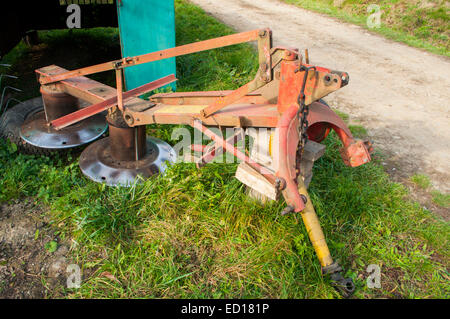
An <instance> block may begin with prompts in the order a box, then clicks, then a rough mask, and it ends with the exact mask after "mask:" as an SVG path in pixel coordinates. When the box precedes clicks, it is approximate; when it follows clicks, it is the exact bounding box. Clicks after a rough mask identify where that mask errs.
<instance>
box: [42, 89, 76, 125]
mask: <svg viewBox="0 0 450 319" xmlns="http://www.w3.org/2000/svg"><path fill="white" fill-rule="evenodd" d="M40 92H41V95H42V101H43V102H44V111H45V116H46V120H47V122H51V121H53V120H54V119H56V118H58V117H61V116H64V115H66V114H69V113H72V112H75V111H76V110H78V105H79V103H78V99H77V98H76V97H73V96H72V95H70V94H67V93H64V92H58V91H56V90H51V89H50V88H46V87H44V86H41V88H40Z"/></svg>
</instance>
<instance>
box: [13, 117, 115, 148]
mask: <svg viewBox="0 0 450 319" xmlns="http://www.w3.org/2000/svg"><path fill="white" fill-rule="evenodd" d="M107 128H108V124H107V123H106V120H105V116H104V115H102V114H97V115H94V116H92V117H89V118H87V119H85V120H83V121H80V122H78V123H75V124H73V125H70V126H68V127H66V128H63V129H61V130H59V131H58V130H55V129H54V128H53V127H50V126H48V124H47V121H46V120H45V113H44V112H43V111H42V112H39V113H37V114H35V115H33V116H32V117H30V118H29V119H27V120H26V121H25V122H24V123H23V124H22V127H21V128H20V137H21V138H22V139H23V140H24V141H25V142H27V143H29V144H31V145H33V146H36V147H40V148H48V149H64V148H71V147H77V146H80V145H83V144H86V143H89V142H92V141H94V140H96V139H97V138H99V137H100V136H101V135H102V134H103V133H105V131H106V129H107Z"/></svg>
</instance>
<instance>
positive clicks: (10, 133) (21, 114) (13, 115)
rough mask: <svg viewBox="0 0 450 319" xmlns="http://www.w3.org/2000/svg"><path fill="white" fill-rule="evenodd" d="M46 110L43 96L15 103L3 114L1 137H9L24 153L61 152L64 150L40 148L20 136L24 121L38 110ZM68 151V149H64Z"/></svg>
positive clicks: (0, 128)
mask: <svg viewBox="0 0 450 319" xmlns="http://www.w3.org/2000/svg"><path fill="white" fill-rule="evenodd" d="M41 111H44V104H43V102H42V97H40V96H39V97H35V98H34V99H30V100H27V101H25V102H22V103H18V104H16V105H14V106H13V107H12V108H10V109H9V110H7V111H6V113H5V114H4V115H3V116H2V118H1V122H0V137H1V138H4V139H9V140H10V141H11V142H12V143H14V144H16V145H17V149H18V151H19V152H21V153H24V154H34V155H45V156H48V155H51V154H55V153H61V152H63V150H58V149H48V148H40V147H36V146H33V145H31V144H28V143H26V142H25V141H24V140H23V139H22V138H21V137H20V127H21V126H22V124H23V122H25V120H26V119H27V118H28V117H29V116H32V115H34V114H36V113H38V112H41ZM64 151H66V150H64Z"/></svg>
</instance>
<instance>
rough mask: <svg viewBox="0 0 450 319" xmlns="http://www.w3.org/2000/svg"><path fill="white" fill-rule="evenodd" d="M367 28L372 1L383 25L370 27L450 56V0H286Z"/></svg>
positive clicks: (385, 34) (400, 39)
mask: <svg viewBox="0 0 450 319" xmlns="http://www.w3.org/2000/svg"><path fill="white" fill-rule="evenodd" d="M282 1H284V2H286V3H290V4H294V5H298V6H300V7H302V8H305V9H308V10H312V11H316V12H319V13H324V14H327V15H330V16H332V17H335V18H338V19H340V20H343V21H346V22H350V23H353V24H357V25H360V26H362V27H364V28H366V29H369V28H368V27H367V18H368V17H369V15H370V14H371V13H373V12H370V13H368V12H367V9H368V6H369V5H372V4H376V5H379V6H380V9H381V26H380V27H379V28H370V29H369V30H371V31H373V32H377V33H380V34H382V35H383V36H385V37H387V38H389V39H392V40H395V41H399V42H404V43H406V44H408V45H410V46H414V47H418V48H422V49H425V50H428V51H430V52H433V53H436V54H441V55H445V56H450V27H449V25H450V24H449V21H450V14H449V12H450V7H449V3H448V1H445V0H436V1H424V0H395V1H392V0H375V1H373V0H343V1H339V0H282Z"/></svg>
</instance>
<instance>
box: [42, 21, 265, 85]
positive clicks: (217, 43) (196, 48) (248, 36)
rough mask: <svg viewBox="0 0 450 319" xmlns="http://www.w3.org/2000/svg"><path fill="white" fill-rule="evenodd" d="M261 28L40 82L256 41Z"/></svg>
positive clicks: (67, 73) (50, 77)
mask: <svg viewBox="0 0 450 319" xmlns="http://www.w3.org/2000/svg"><path fill="white" fill-rule="evenodd" d="M259 32H260V30H253V31H247V32H242V33H238V34H232V35H227V36H224V37H220V38H215V39H210V40H205V41H200V42H194V43H190V44H185V45H182V46H179V47H175V48H170V49H165V50H161V51H156V52H151V53H147V54H143V55H138V56H135V57H130V58H123V59H121V60H115V61H110V62H105V63H101V64H97V65H93V66H89V67H85V68H81V69H77V70H73V71H69V72H65V73H62V74H57V75H54V76H47V77H41V78H40V79H39V82H40V83H41V84H49V83H52V82H57V81H62V80H66V79H69V78H72V77H75V76H81V75H89V74H94V73H99V72H103V71H108V70H113V69H115V68H125V67H128V66H132V65H138V64H142V63H147V62H152V61H158V60H163V59H167V58H172V57H176V56H181V55H186V54H191V53H195V52H201V51H206V50H211V49H216V48H221V47H226V46H230V45H235V44H239V43H244V42H250V41H255V40H257V39H258V34H259Z"/></svg>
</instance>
